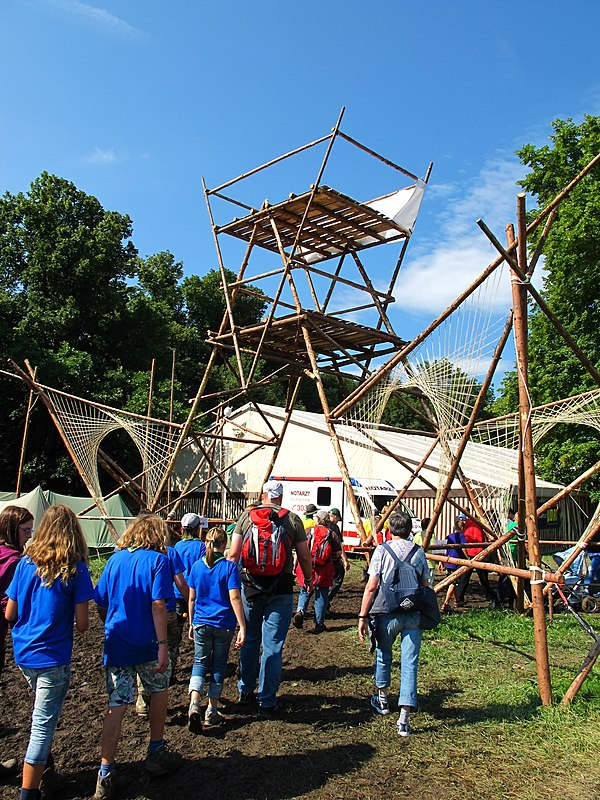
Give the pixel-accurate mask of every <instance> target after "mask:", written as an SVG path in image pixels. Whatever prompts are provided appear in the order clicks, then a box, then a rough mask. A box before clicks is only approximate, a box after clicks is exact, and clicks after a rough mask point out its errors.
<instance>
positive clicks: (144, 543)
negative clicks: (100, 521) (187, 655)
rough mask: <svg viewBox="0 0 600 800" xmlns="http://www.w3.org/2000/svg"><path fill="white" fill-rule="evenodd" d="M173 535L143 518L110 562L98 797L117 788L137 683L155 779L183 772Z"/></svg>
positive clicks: (150, 517) (103, 610) (102, 593)
mask: <svg viewBox="0 0 600 800" xmlns="http://www.w3.org/2000/svg"><path fill="white" fill-rule="evenodd" d="M168 538H169V531H168V528H167V524H166V522H165V521H164V520H162V519H161V518H160V517H159V516H157V515H156V514H140V516H138V517H136V519H135V520H134V521H133V522H132V523H131V525H130V526H129V527H128V528H127V530H126V531H125V533H124V534H123V536H122V537H121V539H120V540H119V543H118V544H117V548H116V550H115V552H114V553H113V554H112V556H111V557H110V558H109V560H108V562H107V564H106V567H105V568H104V571H103V572H102V575H101V576H100V580H99V581H98V586H97V587H96V603H97V605H98V612H99V614H100V618H101V619H102V621H103V622H104V670H105V678H106V690H107V693H108V708H107V710H106V713H105V716H104V727H103V732H102V743H101V747H102V758H101V763H100V770H99V772H98V777H97V781H96V794H95V797H96V798H99V800H102V798H110V797H112V796H113V795H114V793H115V790H116V786H117V780H118V778H117V769H116V754H117V747H118V743H119V738H120V735H121V725H122V722H123V717H124V715H125V711H126V709H127V706H128V705H133V704H134V703H135V695H136V681H137V677H138V676H139V678H140V681H141V684H142V689H143V691H145V692H148V694H149V695H150V712H149V722H150V742H149V745H148V751H147V754H146V759H145V762H144V767H145V769H146V771H147V772H148V773H149V774H150V775H154V776H158V775H166V774H167V773H168V772H172V771H173V770H174V769H177V767H178V766H179V764H180V763H181V756H180V755H179V754H177V753H174V752H171V751H170V750H168V749H167V747H166V745H165V741H164V738H163V737H164V728H165V720H166V716H167V704H168V688H169V675H170V662H169V651H168V640H167V609H166V601H168V600H170V599H172V598H173V578H172V575H171V570H170V567H169V561H168V558H167V556H166V552H167V542H168Z"/></svg>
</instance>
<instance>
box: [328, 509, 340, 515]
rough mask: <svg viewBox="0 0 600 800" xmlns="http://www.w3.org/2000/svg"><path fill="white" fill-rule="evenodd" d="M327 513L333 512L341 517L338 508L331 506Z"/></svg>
mask: <svg viewBox="0 0 600 800" xmlns="http://www.w3.org/2000/svg"><path fill="white" fill-rule="evenodd" d="M329 513H330V514H335V515H336V517H341V516H342V515H341V514H340V510H339V508H332V509H331V511H330V512H329Z"/></svg>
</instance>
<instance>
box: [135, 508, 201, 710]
mask: <svg viewBox="0 0 600 800" xmlns="http://www.w3.org/2000/svg"><path fill="white" fill-rule="evenodd" d="M148 513H150V512H148ZM169 536H170V537H171V536H172V531H169ZM167 559H168V561H169V570H170V571H171V580H172V581H173V590H174V592H175V590H177V591H178V592H179V594H180V595H181V596H182V597H183V599H184V600H185V602H186V603H187V600H188V597H189V590H188V585H187V583H186V582H185V578H184V577H183V575H184V572H185V567H184V565H183V561H182V560H181V557H180V556H179V553H178V552H177V550H175V548H174V547H171V545H169V546H168V547H167ZM165 607H166V609H167V646H168V649H169V662H170V664H171V676H170V678H169V686H172V685H173V683H174V682H175V668H176V666H177V661H178V659H179V643H180V641H181V628H180V625H179V617H178V615H177V601H176V600H175V594H173V597H169V598H167V599H166V600H165ZM136 683H137V691H138V693H137V700H136V701H135V713H136V714H137V715H138V716H139V717H144V718H147V717H148V712H149V710H150V694H149V693H148V692H145V691H144V687H143V685H142V679H141V678H140V676H139V675H138V676H137V679H136Z"/></svg>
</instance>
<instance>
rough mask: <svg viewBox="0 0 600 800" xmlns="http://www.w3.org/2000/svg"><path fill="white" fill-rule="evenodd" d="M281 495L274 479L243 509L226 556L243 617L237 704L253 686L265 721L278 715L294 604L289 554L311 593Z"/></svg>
mask: <svg viewBox="0 0 600 800" xmlns="http://www.w3.org/2000/svg"><path fill="white" fill-rule="evenodd" d="M282 497H283V486H282V484H281V483H279V481H267V483H265V485H264V487H263V492H262V496H261V502H260V503H258V504H256V505H255V506H252V507H251V508H249V509H246V511H244V512H243V514H242V516H241V517H240V518H239V520H238V521H237V524H236V526H235V530H234V532H233V534H232V536H231V546H230V548H229V553H228V555H227V558H228V559H230V560H231V561H239V563H240V572H241V578H242V603H243V605H244V616H245V617H246V641H245V642H244V645H243V647H242V649H241V650H240V680H239V683H238V691H239V698H238V701H239V704H240V705H249V704H250V703H251V702H252V701H253V699H254V691H255V689H256V688H257V685H258V692H257V694H256V700H257V701H258V705H259V713H260V714H261V716H265V717H272V716H275V715H276V714H277V711H278V706H277V691H278V689H279V684H280V681H281V665H282V653H283V645H284V644H285V639H286V636H287V632H288V629H289V627H290V621H291V619H292V612H293V602H294V600H293V588H294V573H293V563H294V557H293V551H294V550H295V552H296V556H297V558H298V562H299V564H300V567H301V569H302V572H303V575H304V580H305V584H306V586H307V588H308V589H309V591H310V590H311V589H312V582H311V581H312V560H311V555H310V552H309V550H308V545H307V543H306V532H305V530H304V525H303V524H302V520H301V519H300V517H299V516H298V515H297V514H293V513H292V512H290V511H287V510H286V509H284V508H282V507H281V500H282ZM261 645H262V656H261V655H260V648H261ZM259 660H260V664H259Z"/></svg>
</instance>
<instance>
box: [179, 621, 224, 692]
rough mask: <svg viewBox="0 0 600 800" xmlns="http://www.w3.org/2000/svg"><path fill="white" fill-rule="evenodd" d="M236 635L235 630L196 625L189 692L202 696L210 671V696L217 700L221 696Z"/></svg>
mask: <svg viewBox="0 0 600 800" xmlns="http://www.w3.org/2000/svg"><path fill="white" fill-rule="evenodd" d="M234 633H235V631H234V629H233V628H215V627H214V626H213V625H194V664H193V666H192V677H191V678H190V685H189V689H188V691H189V692H199V693H200V694H202V692H203V690H204V683H205V681H206V673H207V671H208V670H210V684H209V686H208V696H209V697H212V698H215V699H216V698H218V697H220V696H221V692H222V691H223V681H224V680H225V671H226V669H227V656H228V655H229V647H230V646H231V640H232V639H233V634H234Z"/></svg>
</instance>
